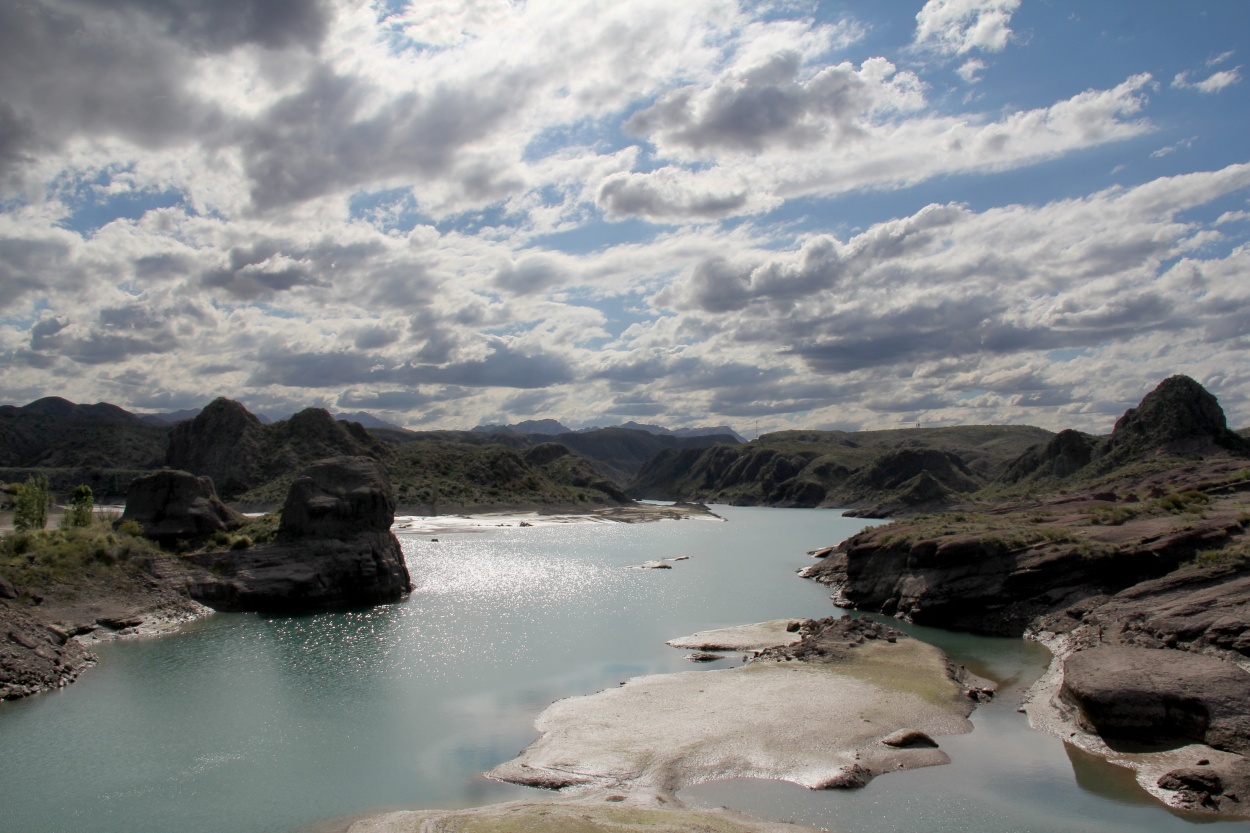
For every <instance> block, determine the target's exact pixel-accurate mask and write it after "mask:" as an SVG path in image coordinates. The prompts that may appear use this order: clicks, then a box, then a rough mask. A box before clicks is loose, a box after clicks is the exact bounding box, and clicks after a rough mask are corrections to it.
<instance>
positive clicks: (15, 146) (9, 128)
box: [0, 99, 35, 187]
mask: <svg viewBox="0 0 1250 833" xmlns="http://www.w3.org/2000/svg"><path fill="white" fill-rule="evenodd" d="M34 147H35V128H34V124H33V123H32V121H31V119H30V117H29V116H22V115H20V114H19V113H18V112H17V110H15V109H13V105H11V104H9V103H8V102H7V101H4V100H2V99H0V176H7V172H9V171H12V170H14V169H16V168H17V167H19V166H21V165H25V164H27V163H28V162H30V161H31V156H30V150H32V149H33V148H34ZM12 185H13V183H6V182H0V186H8V187H11V186H12Z"/></svg>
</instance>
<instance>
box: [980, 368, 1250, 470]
mask: <svg viewBox="0 0 1250 833" xmlns="http://www.w3.org/2000/svg"><path fill="white" fill-rule="evenodd" d="M1221 453H1228V454H1232V455H1237V456H1250V440H1247V439H1246V438H1245V437H1243V436H1241V435H1240V434H1238V433H1237V432H1235V431H1231V430H1229V428H1228V421H1227V419H1226V417H1225V415H1224V410H1223V408H1221V407H1220V403H1219V402H1218V401H1217V400H1216V398H1215V397H1214V396H1213V395H1212V394H1211V393H1210V392H1209V391H1207V390H1206V389H1205V388H1204V387H1202V385H1200V384H1198V383H1197V382H1195V381H1194V380H1193V379H1191V378H1189V377H1188V376H1172V377H1170V378H1168V379H1164V380H1163V381H1162V382H1160V383H1159V385H1158V387H1156V388H1155V389H1154V390H1152V391H1151V392H1150V393H1148V394H1146V396H1145V397H1144V398H1143V399H1142V401H1141V403H1140V404H1139V405H1138V406H1137V407H1135V408H1129V409H1128V410H1127V411H1125V413H1124V415H1123V416H1121V417H1120V418H1119V419H1118V420H1116V423H1115V429H1114V430H1113V431H1112V432H1111V435H1110V436H1108V437H1093V436H1090V435H1088V434H1082V433H1080V432H1077V431H1072V430H1067V431H1061V432H1060V433H1058V434H1056V435H1055V436H1054V437H1053V438H1052V439H1051V440H1050V441H1049V442H1047V443H1045V444H1044V445H1038V446H1034V447H1033V448H1030V449H1028V450H1027V451H1026V452H1025V453H1024V454H1022V455H1021V456H1020V457H1019V458H1017V459H1016V460H1014V461H1012V463H1011V464H1010V465H1009V466H1008V467H1007V468H1006V470H1005V471H1004V472H1003V475H1002V477H1001V478H1000V480H1001V482H1003V483H1005V484H1022V483H1023V484H1028V485H1030V486H1037V487H1041V488H1051V489H1055V488H1063V487H1064V484H1065V483H1069V482H1072V481H1077V480H1082V479H1089V478H1093V477H1099V476H1107V475H1111V474H1113V473H1115V472H1116V471H1118V470H1120V469H1123V468H1124V467H1126V466H1134V465H1135V466H1138V467H1139V468H1143V467H1144V468H1158V467H1160V466H1162V467H1166V466H1169V465H1171V464H1172V461H1173V460H1174V459H1175V458H1177V457H1186V456H1187V457H1202V456H1211V455H1219V454H1221Z"/></svg>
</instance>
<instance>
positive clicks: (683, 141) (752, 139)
mask: <svg viewBox="0 0 1250 833" xmlns="http://www.w3.org/2000/svg"><path fill="white" fill-rule="evenodd" d="M801 67H802V59H801V58H800V56H799V55H798V53H795V52H784V53H781V54H778V55H775V56H773V57H772V58H771V59H769V60H768V61H767V62H766V63H764V64H762V65H760V66H757V67H754V68H752V69H750V70H747V71H746V72H743V73H741V74H740V75H738V76H736V77H733V78H729V79H726V80H724V81H721V82H720V83H718V84H716V85H715V86H713V87H712V88H710V89H709V90H707V91H706V92H701V91H698V90H695V89H693V88H690V87H685V88H682V89H678V90H674V91H672V92H670V93H668V94H667V95H665V96H663V97H662V98H661V99H660V100H659V101H657V102H656V103H655V105H654V106H652V107H649V108H647V109H646V110H642V111H640V112H638V113H636V114H635V115H634V116H633V117H631V118H630V119H629V121H628V122H626V124H625V126H626V129H628V130H629V131H631V132H633V133H635V134H640V135H644V136H651V137H657V138H660V139H661V140H662V141H663V142H666V143H670V144H673V145H680V146H684V147H688V148H692V149H694V150H705V149H709V148H717V149H727V150H739V151H748V152H752V153H758V152H760V151H762V150H764V149H765V148H766V147H768V146H770V145H782V146H786V147H795V148H797V147H803V146H806V145H810V144H812V143H813V142H815V141H817V140H819V139H821V138H822V137H823V136H827V135H829V134H831V133H832V134H835V135H840V136H848V135H858V134H859V131H858V130H857V128H856V127H855V118H856V117H857V116H859V115H860V114H861V113H862V112H863V111H864V110H866V109H867V108H868V107H869V106H870V105H871V104H872V93H871V90H870V89H869V86H868V84H867V83H866V82H865V81H864V79H863V78H861V77H860V76H859V74H858V73H856V72H855V70H854V69H853V68H852V67H851V66H850V65H849V64H846V65H842V66H836V67H827V68H826V69H824V70H822V71H821V72H820V73H818V74H817V75H816V76H815V77H813V78H812V79H811V80H809V81H806V82H800V81H798V73H799V70H800V69H801Z"/></svg>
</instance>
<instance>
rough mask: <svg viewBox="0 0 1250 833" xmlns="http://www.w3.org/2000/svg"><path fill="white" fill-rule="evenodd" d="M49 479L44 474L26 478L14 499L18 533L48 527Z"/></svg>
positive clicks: (14, 518)
mask: <svg viewBox="0 0 1250 833" xmlns="http://www.w3.org/2000/svg"><path fill="white" fill-rule="evenodd" d="M50 502H51V496H50V495H49V494H48V478H46V477H44V476H43V475H42V474H40V475H36V476H35V477H28V478H26V482H25V483H23V484H22V485H21V486H18V487H17V494H16V495H14V497H13V528H14V529H16V530H17V531H18V532H27V531H30V530H34V529H43V528H44V527H45V526H47V525H48V504H49V503H50Z"/></svg>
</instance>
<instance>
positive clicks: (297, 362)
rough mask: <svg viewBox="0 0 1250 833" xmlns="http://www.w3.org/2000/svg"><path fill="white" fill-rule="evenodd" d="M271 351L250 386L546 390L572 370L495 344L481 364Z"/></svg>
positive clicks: (543, 356)
mask: <svg viewBox="0 0 1250 833" xmlns="http://www.w3.org/2000/svg"><path fill="white" fill-rule="evenodd" d="M274 347H275V349H274V350H272V351H271V352H268V353H267V354H264V355H261V356H259V357H258V365H259V366H258V367H257V368H256V370H255V371H254V372H253V373H252V376H251V378H250V379H249V382H248V383H249V384H250V385H253V386H258V385H283V386H285V387H294V388H323V387H334V386H343V387H349V386H354V385H399V386H404V387H415V386H417V385H429V384H439V385H456V386H461V387H465V388H494V387H499V388H544V387H549V386H551V385H558V384H562V383H564V382H568V381H570V380H571V379H572V378H573V374H572V370H571V369H570V367H569V366H568V364H567V363H566V362H565V361H564V360H563V359H561V358H559V357H556V356H552V355H549V354H546V353H537V354H524V353H518V352H515V351H513V350H511V349H509V348H508V347H507V346H506V345H503V344H496V345H494V348H493V350H492V352H491V353H489V354H488V355H487V356H486V357H485V358H483V359H481V360H474V361H462V362H453V363H451V364H446V365H435V364H401V365H396V364H395V363H394V362H393V361H390V362H388V361H385V360H383V359H381V358H380V357H377V356H374V355H372V354H369V353H363V352H354V351H347V350H339V351H330V352H322V353H310V352H289V351H285V350H282V349H277V348H278V347H279V346H278V345H274Z"/></svg>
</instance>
